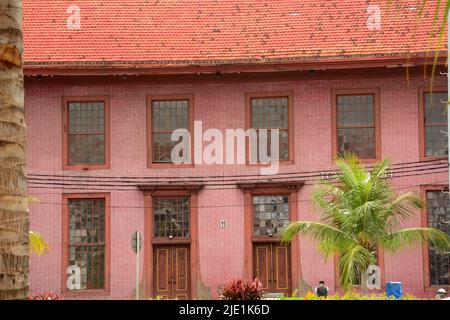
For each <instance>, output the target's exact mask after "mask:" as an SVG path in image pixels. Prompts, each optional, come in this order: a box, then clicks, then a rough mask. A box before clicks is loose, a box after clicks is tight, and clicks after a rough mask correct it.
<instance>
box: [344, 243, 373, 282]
mask: <svg viewBox="0 0 450 320" xmlns="http://www.w3.org/2000/svg"><path fill="white" fill-rule="evenodd" d="M373 263H375V255H374V254H373V253H371V252H370V251H369V250H367V249H366V248H364V247H363V246H360V245H357V246H355V247H353V248H352V249H351V250H349V251H348V252H347V253H346V254H344V255H342V256H341V257H340V259H339V271H340V274H341V276H340V279H339V281H340V284H341V286H342V287H344V288H347V287H348V286H349V285H351V284H356V283H357V279H358V276H360V275H361V272H365V270H366V269H367V267H368V266H369V265H371V264H373Z"/></svg>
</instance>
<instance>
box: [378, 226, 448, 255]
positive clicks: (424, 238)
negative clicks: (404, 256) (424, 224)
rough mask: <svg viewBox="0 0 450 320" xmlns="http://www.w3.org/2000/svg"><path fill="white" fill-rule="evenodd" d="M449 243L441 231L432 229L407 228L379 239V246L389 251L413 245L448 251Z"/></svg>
mask: <svg viewBox="0 0 450 320" xmlns="http://www.w3.org/2000/svg"><path fill="white" fill-rule="evenodd" d="M449 241H450V237H449V236H448V235H447V234H446V233H444V232H442V231H441V230H437V229H434V228H409V229H403V230H400V231H397V232H394V233H391V234H387V235H386V236H384V237H383V238H381V239H380V245H381V246H382V247H383V248H385V249H387V250H389V251H395V250H399V249H403V248H405V247H406V246H408V245H411V244H414V243H417V244H421V243H429V244H430V245H431V246H433V247H435V248H438V249H441V250H448V249H449V248H450V247H449V243H450V242H449Z"/></svg>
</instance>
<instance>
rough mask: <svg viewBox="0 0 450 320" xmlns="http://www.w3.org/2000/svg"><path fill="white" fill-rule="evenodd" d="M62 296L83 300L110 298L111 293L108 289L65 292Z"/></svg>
mask: <svg viewBox="0 0 450 320" xmlns="http://www.w3.org/2000/svg"><path fill="white" fill-rule="evenodd" d="M62 294H63V295H64V297H68V298H82V297H86V298H87V297H104V296H109V295H110V294H111V292H110V291H109V290H106V289H99V290H73V291H69V290H65V291H64V290H63V291H62Z"/></svg>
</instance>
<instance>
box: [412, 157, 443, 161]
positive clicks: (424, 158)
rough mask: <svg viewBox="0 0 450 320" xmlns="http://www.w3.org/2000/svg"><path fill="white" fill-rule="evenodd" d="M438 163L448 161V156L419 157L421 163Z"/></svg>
mask: <svg viewBox="0 0 450 320" xmlns="http://www.w3.org/2000/svg"><path fill="white" fill-rule="evenodd" d="M434 160H436V161H438V160H442V161H444V160H448V156H428V157H427V156H421V157H419V161H434Z"/></svg>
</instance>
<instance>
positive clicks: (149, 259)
mask: <svg viewBox="0 0 450 320" xmlns="http://www.w3.org/2000/svg"><path fill="white" fill-rule="evenodd" d="M202 188H203V184H184V185H174V184H154V185H145V186H139V189H140V190H141V191H143V192H144V207H145V209H144V248H143V252H144V258H143V261H144V262H143V264H144V274H143V282H144V288H143V289H144V294H145V296H147V297H149V298H151V297H153V295H154V292H153V245H177V244H180V245H181V244H184V245H190V268H191V270H190V276H191V279H190V280H191V291H190V292H191V296H190V299H196V298H197V283H198V281H199V279H201V271H200V261H199V248H198V246H199V245H198V193H199V191H200V190H201V189H202ZM162 197H163V198H171V197H172V198H178V197H188V198H189V206H190V212H189V214H190V238H189V239H176V238H174V239H156V238H154V237H153V230H154V223H153V220H154V219H153V199H154V198H162Z"/></svg>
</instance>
